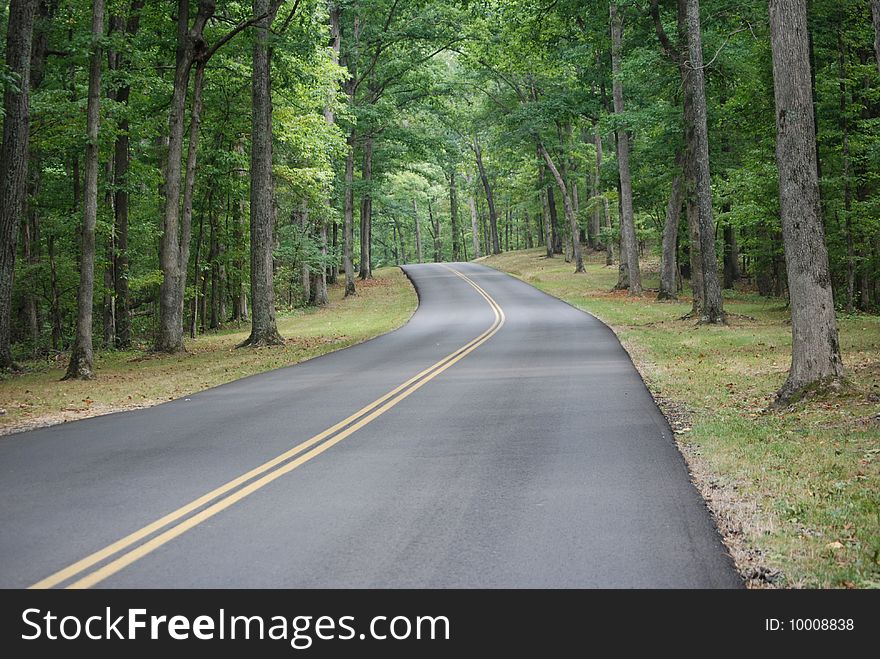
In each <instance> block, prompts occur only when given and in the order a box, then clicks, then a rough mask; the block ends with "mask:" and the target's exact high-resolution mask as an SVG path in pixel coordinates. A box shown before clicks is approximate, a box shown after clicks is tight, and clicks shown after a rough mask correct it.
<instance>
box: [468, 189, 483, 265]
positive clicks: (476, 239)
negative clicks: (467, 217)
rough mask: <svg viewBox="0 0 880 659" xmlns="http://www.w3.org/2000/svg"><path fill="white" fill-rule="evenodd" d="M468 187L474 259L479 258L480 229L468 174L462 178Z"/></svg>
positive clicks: (475, 202)
mask: <svg viewBox="0 0 880 659" xmlns="http://www.w3.org/2000/svg"><path fill="white" fill-rule="evenodd" d="M464 180H465V182H466V183H467V186H468V210H470V212H471V239H472V241H473V244H474V258H475V259H478V258H480V256H481V254H480V228H479V226H478V223H477V201H476V199H474V192H473V188H472V185H473V181H474V179H473V177H472V176H471V175H470V174H468V175H466V176H465V177H464Z"/></svg>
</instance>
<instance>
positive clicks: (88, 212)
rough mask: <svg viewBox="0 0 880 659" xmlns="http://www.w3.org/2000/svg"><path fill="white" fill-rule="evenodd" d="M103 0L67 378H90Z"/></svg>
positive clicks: (97, 7)
mask: <svg viewBox="0 0 880 659" xmlns="http://www.w3.org/2000/svg"><path fill="white" fill-rule="evenodd" d="M103 37H104V0H92V53H91V56H90V58H89V98H88V107H87V110H86V155H85V161H86V174H85V184H84V191H83V197H84V199H83V226H82V253H81V255H80V267H79V292H78V293H77V296H76V338H75V340H74V342H73V349H72V350H71V352H70V364H69V365H68V367H67V373H66V374H65V376H64V378H63V379H65V380H73V379H77V380H91V379H92V378H93V377H94V376H95V373H94V366H93V364H92V360H93V355H92V307H93V298H94V293H95V225H96V223H97V219H98V124H99V121H100V118H101V116H100V104H101V58H102V55H101V40H102V39H103Z"/></svg>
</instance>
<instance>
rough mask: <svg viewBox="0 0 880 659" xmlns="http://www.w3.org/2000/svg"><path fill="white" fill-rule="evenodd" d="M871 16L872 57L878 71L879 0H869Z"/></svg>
mask: <svg viewBox="0 0 880 659" xmlns="http://www.w3.org/2000/svg"><path fill="white" fill-rule="evenodd" d="M871 17H872V18H873V22H874V57H875V58H876V59H877V70H878V71H880V0H871Z"/></svg>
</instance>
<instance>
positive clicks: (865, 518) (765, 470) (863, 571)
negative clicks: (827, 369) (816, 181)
mask: <svg viewBox="0 0 880 659" xmlns="http://www.w3.org/2000/svg"><path fill="white" fill-rule="evenodd" d="M483 262H484V263H486V264H487V265H490V266H493V267H495V268H498V269H500V270H504V271H507V272H510V273H511V274H514V275H516V276H518V277H520V278H522V279H523V280H525V281H527V282H529V283H531V284H533V285H535V286H537V287H538V288H540V289H541V290H544V291H546V292H547V293H550V294H552V295H555V296H557V297H559V298H562V299H564V300H566V301H568V302H569V303H571V304H573V305H575V306H576V307H578V308H581V309H583V310H585V311H589V312H590V313H592V314H595V315H596V316H597V317H599V318H601V319H602V320H603V321H605V322H606V323H607V324H609V325H610V326H611V327H612V328H613V329H614V330H615V331H616V332H617V334H618V336H619V337H620V339H621V340H622V341H623V343H624V345H625V346H626V347H627V349H628V350H629V351H630V353H631V354H632V356H633V358H634V361H635V362H636V363H637V364H638V366H639V368H640V370H641V371H642V375H643V376H644V378H645V380H646V382H647V383H648V386H649V388H650V389H651V390H652V393H654V395H655V397H657V398H658V400H660V401H661V403H663V404H662V405H661V406H662V407H663V408H664V410H666V411H668V412H669V416H670V417H671V419H672V420H673V427H676V428H678V430H677V431H676V432H677V433H678V434H677V436H678V439H679V443H680V446H681V447H682V451H683V453H684V454H685V456H686V457H687V459H688V462H689V465H690V468H691V471H692V473H693V474H694V479H695V482H696V483H697V485H698V486H699V487H700V489H701V490H702V492H703V493H704V496H705V497H706V498H707V501H708V503H709V505H710V507H711V508H712V509H713V511H714V513H715V515H716V520H717V522H718V525H719V528H720V529H721V530H722V533H723V534H724V535H725V539H726V541H727V542H728V546H729V547H730V548H731V551H732V553H733V555H734V557H735V559H736V560H737V563H738V565H739V566H740V568H741V570H742V571H743V572H744V573H745V574H747V575H749V574H750V573H751V576H756V575H757V574H758V571H763V572H764V573H765V574H766V573H767V572H766V570H762V568H769V569H770V570H773V571H776V570H778V571H781V574H780V575H779V576H778V578H777V579H776V580H775V583H776V585H784V586H790V587H791V586H798V587H880V506H878V501H880V405H878V401H880V318H878V317H876V316H864V315H861V316H844V317H841V318H840V340H841V347H842V350H843V356H844V361H845V364H846V367H847V377H848V378H849V381H850V382H851V384H852V387H850V388H849V389H847V390H846V392H845V393H842V394H840V395H836V396H831V397H826V398H824V399H821V400H814V401H812V402H808V403H805V404H801V405H797V406H795V407H793V408H791V409H789V410H786V411H784V412H779V413H777V412H768V411H767V408H768V405H769V403H770V402H771V400H772V394H773V392H774V391H775V390H776V389H777V388H778V387H779V386H781V385H782V383H783V381H784V380H785V376H786V373H787V369H788V366H789V360H790V355H791V353H790V349H791V327H790V325H789V324H787V320H788V313H787V310H786V308H785V305H784V303H783V302H782V301H780V300H768V299H767V298H762V297H760V296H758V295H755V294H750V293H745V292H737V293H732V292H729V291H725V305H726V310H727V311H728V313H729V314H730V324H729V326H727V327H706V326H697V325H696V324H695V323H694V321H693V320H682V319H681V317H682V316H683V315H684V314H686V313H687V312H688V311H689V310H690V299H686V300H682V301H681V302H677V303H660V302H656V301H655V299H654V298H655V297H656V290H655V291H654V292H653V293H652V292H650V291H649V292H647V293H646V295H645V296H644V297H643V298H641V299H633V298H629V297H627V296H626V294H625V293H622V292H611V288H612V287H613V285H614V283H615V282H616V281H617V269H616V267H615V268H608V267H605V266H604V265H603V264H604V255H603V254H598V255H592V256H591V258H590V259H589V264H588V266H587V273H586V274H584V275H575V274H573V266H572V265H571V264H567V263H565V262H564V261H563V259H562V258H556V259H552V260H548V259H545V258H543V257H542V250H527V251H519V252H510V253H507V254H503V255H500V256H493V257H490V258H488V259H484V260H483ZM657 266H658V264H657V262H656V259H653V260H651V259H649V260H648V261H647V262H646V263H644V264H643V268H644V270H643V273H644V275H645V276H644V283H645V286H646V287H647V288H651V287H654V288H655V289H656V287H657V286H658V285H659V280H658V277H657V269H658V268H657ZM756 570H758V571H756ZM771 574H772V572H771ZM762 583H763V582H762V581H761V580H760V579H752V580H751V582H750V585H753V586H757V585H762Z"/></svg>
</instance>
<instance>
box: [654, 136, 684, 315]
mask: <svg viewBox="0 0 880 659" xmlns="http://www.w3.org/2000/svg"><path fill="white" fill-rule="evenodd" d="M684 160H685V155H684V153H683V152H681V151H680V152H678V153H677V154H676V155H675V174H674V175H673V178H672V192H671V193H670V195H669V203H668V204H667V206H666V224H664V225H663V247H662V254H661V258H660V292H659V293H658V294H657V299H658V300H677V299H678V282H677V277H676V275H677V274H678V258H677V257H678V223H679V218H680V217H681V204H682V199H683V197H684V182H683V179H684V172H683V171H682V170H683V166H684Z"/></svg>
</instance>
